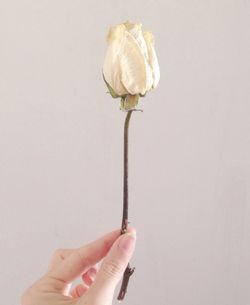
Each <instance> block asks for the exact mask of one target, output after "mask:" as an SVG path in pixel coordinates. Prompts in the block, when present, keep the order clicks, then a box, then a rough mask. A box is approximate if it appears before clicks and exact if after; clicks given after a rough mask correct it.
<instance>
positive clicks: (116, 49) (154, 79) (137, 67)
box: [103, 22, 160, 108]
mask: <svg viewBox="0 0 250 305" xmlns="http://www.w3.org/2000/svg"><path fill="white" fill-rule="evenodd" d="M107 42H108V48H107V53H106V57H105V60H104V65H103V76H104V79H105V82H106V84H107V86H108V88H109V91H110V93H111V95H112V96H113V97H122V99H123V100H125V99H128V97H130V99H131V98H132V99H135V97H131V95H132V96H137V97H138V98H139V95H140V96H143V95H145V94H146V93H147V92H148V91H150V90H151V89H153V88H155V87H156V86H157V84H158V82H159V79H160V69H159V64H158V60H157V56H156V53H155V49H154V37H153V34H152V33H151V32H142V25H141V24H137V23H135V24H133V23H130V22H126V23H123V24H119V25H116V26H113V27H111V28H110V30H109V33H108V37H107ZM138 98H137V101H138ZM130 108H131V107H130Z"/></svg>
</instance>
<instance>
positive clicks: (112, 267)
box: [103, 261, 123, 277]
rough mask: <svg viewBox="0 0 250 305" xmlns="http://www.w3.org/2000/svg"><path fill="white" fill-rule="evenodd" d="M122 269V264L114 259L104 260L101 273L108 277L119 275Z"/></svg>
mask: <svg viewBox="0 0 250 305" xmlns="http://www.w3.org/2000/svg"><path fill="white" fill-rule="evenodd" d="M122 269H123V268H122V266H121V265H120V264H119V263H118V262H116V261H110V262H106V263H104V265H103V273H104V274H105V275H106V276H108V277H119V276H120V274H121V273H122Z"/></svg>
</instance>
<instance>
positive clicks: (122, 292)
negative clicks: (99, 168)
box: [117, 109, 141, 301]
mask: <svg viewBox="0 0 250 305" xmlns="http://www.w3.org/2000/svg"><path fill="white" fill-rule="evenodd" d="M133 111H141V110H139V109H132V110H129V111H128V112H127V116H126V119H125V124H124V153H123V157H124V162H123V166H124V171H123V215H122V226H121V234H125V233H126V232H127V229H128V129H129V121H130V117H131V114H132V112H133ZM134 270H135V268H131V267H130V265H129V264H128V265H127V268H126V270H125V272H124V274H123V280H122V285H121V289H120V292H119V295H118V297H117V299H118V300H119V301H121V300H123V299H124V297H125V294H126V292H127V287H128V283H129V278H130V276H131V275H132V274H133V272H134Z"/></svg>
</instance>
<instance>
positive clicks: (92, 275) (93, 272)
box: [88, 268, 96, 281]
mask: <svg viewBox="0 0 250 305" xmlns="http://www.w3.org/2000/svg"><path fill="white" fill-rule="evenodd" d="M88 276H89V277H90V278H91V279H92V280H93V281H94V280H95V278H96V270H95V269H94V268H91V269H89V271H88Z"/></svg>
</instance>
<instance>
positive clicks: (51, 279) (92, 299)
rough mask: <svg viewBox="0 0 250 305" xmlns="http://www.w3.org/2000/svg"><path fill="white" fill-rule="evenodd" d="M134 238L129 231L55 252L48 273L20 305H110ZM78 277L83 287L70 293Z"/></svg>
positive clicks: (131, 249) (79, 286)
mask: <svg viewBox="0 0 250 305" xmlns="http://www.w3.org/2000/svg"><path fill="white" fill-rule="evenodd" d="M135 235H136V234H135V230H134V229H131V228H130V229H129V230H128V233H126V234H123V235H121V236H120V230H116V231H113V232H111V233H109V234H107V235H105V236H103V237H101V238H100V239H98V240H96V241H94V242H91V243H89V244H87V245H85V246H82V247H80V248H77V249H59V250H57V251H56V252H55V253H54V255H53V257H52V260H51V262H50V265H49V270H48V271H47V272H46V273H45V275H44V276H43V277H42V278H40V279H39V280H38V281H37V282H35V283H34V284H33V285H32V286H31V287H30V288H28V289H27V290H26V291H25V292H24V293H23V295H22V301H21V304H22V305H64V304H65V305H111V304H112V300H113V296H114V291H115V288H116V285H117V284H118V282H119V280H120V279H121V278H122V275H123V272H124V271H125V269H126V266H127V264H128V262H129V260H130V258H131V256H132V254H133V251H134V248H135V240H136V237H135ZM103 258H104V259H103ZM102 259H103V262H102V264H101V266H100V268H98V267H97V264H98V262H100V261H101V260H102ZM98 269H99V270H98ZM79 276H81V277H82V280H83V283H82V284H80V285H78V286H76V287H75V288H74V289H73V290H72V289H71V285H72V282H73V281H74V280H75V279H76V278H78V277H79Z"/></svg>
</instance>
